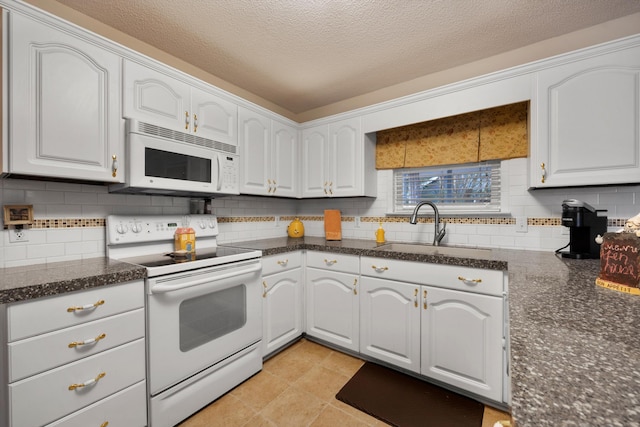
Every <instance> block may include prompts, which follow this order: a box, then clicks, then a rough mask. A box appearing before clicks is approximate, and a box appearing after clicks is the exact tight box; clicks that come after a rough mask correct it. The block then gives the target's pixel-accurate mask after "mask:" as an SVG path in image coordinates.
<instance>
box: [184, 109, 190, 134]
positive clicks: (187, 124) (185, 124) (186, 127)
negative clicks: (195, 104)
mask: <svg viewBox="0 0 640 427" xmlns="http://www.w3.org/2000/svg"><path fill="white" fill-rule="evenodd" d="M184 128H185V130H187V129H189V112H188V111H185V112H184Z"/></svg>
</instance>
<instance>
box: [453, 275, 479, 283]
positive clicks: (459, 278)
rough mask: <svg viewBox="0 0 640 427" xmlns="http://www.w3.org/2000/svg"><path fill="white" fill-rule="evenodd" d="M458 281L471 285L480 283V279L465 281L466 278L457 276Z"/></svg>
mask: <svg viewBox="0 0 640 427" xmlns="http://www.w3.org/2000/svg"><path fill="white" fill-rule="evenodd" d="M458 280H462V281H463V282H465V283H467V282H471V283H481V282H482V279H467V278H466V277H462V276H458Z"/></svg>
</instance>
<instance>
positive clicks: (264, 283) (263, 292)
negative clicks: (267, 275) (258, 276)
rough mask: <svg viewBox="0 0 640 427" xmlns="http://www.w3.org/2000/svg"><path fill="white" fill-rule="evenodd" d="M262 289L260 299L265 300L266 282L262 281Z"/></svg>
mask: <svg viewBox="0 0 640 427" xmlns="http://www.w3.org/2000/svg"><path fill="white" fill-rule="evenodd" d="M262 287H263V288H264V290H263V291H262V298H266V297H267V282H266V280H263V281H262Z"/></svg>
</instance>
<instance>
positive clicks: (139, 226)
mask: <svg viewBox="0 0 640 427" xmlns="http://www.w3.org/2000/svg"><path fill="white" fill-rule="evenodd" d="M131 231H133V232H134V233H139V232H141V231H142V224H140V223H136V222H134V223H133V225H132V226H131Z"/></svg>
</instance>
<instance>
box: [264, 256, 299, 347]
mask: <svg viewBox="0 0 640 427" xmlns="http://www.w3.org/2000/svg"><path fill="white" fill-rule="evenodd" d="M301 275H302V270H301V269H300V268H296V269H293V270H288V271H283V272H281V273H276V274H272V275H270V276H266V277H264V278H263V285H264V292H263V294H262V296H263V299H262V301H263V304H262V307H263V310H262V313H263V316H264V323H263V336H262V346H263V352H262V354H263V355H265V356H266V355H268V354H270V353H272V352H273V351H275V350H277V349H279V348H280V347H282V346H283V345H285V344H287V343H289V342H291V341H292V340H294V339H296V338H297V337H299V336H300V335H302V304H303V301H302V283H301Z"/></svg>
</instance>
